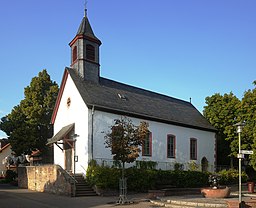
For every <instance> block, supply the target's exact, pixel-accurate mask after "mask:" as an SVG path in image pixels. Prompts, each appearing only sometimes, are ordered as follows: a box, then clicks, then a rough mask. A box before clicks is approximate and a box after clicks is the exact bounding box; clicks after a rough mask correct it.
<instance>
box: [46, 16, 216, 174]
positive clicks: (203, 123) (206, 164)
mask: <svg viewBox="0 0 256 208" xmlns="http://www.w3.org/2000/svg"><path fill="white" fill-rule="evenodd" d="M69 45H70V48H71V66H70V67H66V68H65V70H64V75H63V78H62V83H61V86H60V91H59V94H58V98H57V101H56V105H55V109H54V112H53V115H52V121H51V122H52V124H54V136H53V137H52V138H51V139H49V140H48V144H52V145H54V163H55V164H59V165H61V166H62V167H63V168H64V169H65V170H67V171H68V172H73V173H86V169H87V167H88V163H89V161H90V160H92V159H94V160H96V161H97V162H98V163H100V164H101V163H105V164H108V165H111V161H112V155H111V150H110V149H108V148H105V144H104V142H105V140H104V136H105V133H106V132H108V131H109V130H110V126H111V125H113V124H114V120H115V119H120V118H121V117H122V116H126V117H128V118H130V119H131V120H132V122H133V123H134V124H135V125H138V124H139V123H140V121H146V122H148V123H149V130H150V135H149V137H148V138H147V139H146V141H145V142H144V145H143V146H142V147H141V148H142V152H141V155H140V157H139V158H138V160H140V161H155V162H156V164H157V165H156V168H161V169H173V165H174V164H175V163H179V164H190V163H194V164H197V165H198V167H199V168H200V169H202V170H208V171H213V170H214V165H215V161H216V155H215V154H216V139H215V132H216V129H215V128H214V127H212V126H211V125H210V123H209V122H208V121H207V120H206V119H205V118H204V117H203V116H202V115H201V113H200V112H199V111H198V110H197V109H196V108H195V107H194V106H193V105H192V104H191V103H190V102H187V101H183V100H179V99H176V98H173V97H169V96H166V95H162V94H158V93H155V92H152V91H148V90H144V89H141V88H137V87H135V86H130V85H126V84H123V83H120V82H116V81H113V80H110V79H106V78H103V77H101V76H100V60H99V55H100V50H99V48H100V45H101V41H100V40H99V39H98V38H97V37H96V36H95V35H94V32H93V30H92V27H91V25H90V23H89V20H88V17H87V15H86V14H85V16H84V17H83V19H82V22H81V24H80V26H79V29H78V31H77V34H76V36H75V37H74V39H73V40H72V41H71V42H70V43H69ZM202 163H203V166H202V167H201V166H200V164H202ZM184 168H188V167H186V165H185V166H184Z"/></svg>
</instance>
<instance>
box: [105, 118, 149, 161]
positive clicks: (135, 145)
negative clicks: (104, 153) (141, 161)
mask: <svg viewBox="0 0 256 208" xmlns="http://www.w3.org/2000/svg"><path fill="white" fill-rule="evenodd" d="M110 129H111V131H110V132H108V133H106V135H105V144H106V148H111V152H112V155H113V159H114V160H118V161H121V162H122V163H123V164H124V163H132V162H134V161H135V160H136V159H137V158H138V157H139V153H140V151H141V150H140V146H142V144H143V142H144V140H145V138H146V137H147V135H148V133H149V130H148V123H146V122H141V123H140V125H139V126H135V125H134V124H133V123H132V121H131V119H128V118H127V117H122V118H121V119H116V120H115V123H114V125H113V126H111V127H110Z"/></svg>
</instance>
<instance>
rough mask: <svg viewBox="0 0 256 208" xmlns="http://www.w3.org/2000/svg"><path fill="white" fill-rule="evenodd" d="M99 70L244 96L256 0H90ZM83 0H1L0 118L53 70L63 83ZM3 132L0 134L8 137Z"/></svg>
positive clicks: (173, 87)
mask: <svg viewBox="0 0 256 208" xmlns="http://www.w3.org/2000/svg"><path fill="white" fill-rule="evenodd" d="M87 8H88V17H89V20H90V23H91V25H92V27H93V30H94V33H95V34H96V36H97V37H98V38H99V39H100V40H101V41H102V45H101V48H100V64H101V76H103V77H106V78H109V79H113V80H116V81H119V82H123V83H126V84H130V85H134V86H137V87H142V88H145V89H148V90H152V91H155V92H159V93H162V94H166V95H169V96H172V97H176V98H179V99H183V100H187V101H189V98H190V97H191V98H192V103H193V105H194V106H195V107H196V108H197V109H198V110H199V111H201V112H202V110H203V106H204V105H205V97H207V96H211V95H213V94H214V93H221V94H223V93H229V92H231V91H232V92H233V93H234V94H235V95H236V96H237V97H238V98H241V97H242V96H243V93H244V92H245V91H246V90H248V89H252V88H253V85H252V82H253V81H254V80H256V27H255V25H256V12H255V8H256V1H255V0H244V1H241V0H158V1H155V0H139V1H138V0H108V1H106V0H88V3H87ZM83 13H84V0H44V1H35V0H23V1H20V0H10V1H1V3H0V29H1V32H0V40H1V50H0V61H1V74H0V82H1V93H0V117H3V116H5V115H6V114H8V113H10V112H11V110H12V108H13V107H14V106H15V105H18V104H19V102H20V100H22V99H23V90H24V87H26V86H28V85H29V84H30V81H31V79H32V78H33V77H34V76H37V75H38V73H39V72H40V71H42V70H43V69H47V71H48V73H49V74H50V76H51V78H52V80H54V81H56V82H57V83H58V84H60V82H61V78H62V75H63V71H64V67H65V66H69V65H70V48H69V46H68V43H69V42H70V41H71V40H72V39H73V37H74V36H75V34H76V31H77V29H78V26H79V24H80V22H81V20H82V17H83ZM3 136H4V134H3V132H0V138H1V137H3Z"/></svg>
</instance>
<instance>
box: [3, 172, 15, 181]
mask: <svg viewBox="0 0 256 208" xmlns="http://www.w3.org/2000/svg"><path fill="white" fill-rule="evenodd" d="M16 178H17V173H16V172H14V171H13V170H7V171H6V175H5V180H6V181H8V182H11V181H14V180H15V179H16Z"/></svg>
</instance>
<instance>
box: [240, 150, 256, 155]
mask: <svg viewBox="0 0 256 208" xmlns="http://www.w3.org/2000/svg"><path fill="white" fill-rule="evenodd" d="M241 154H245V155H252V154H253V151H252V150H241Z"/></svg>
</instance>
